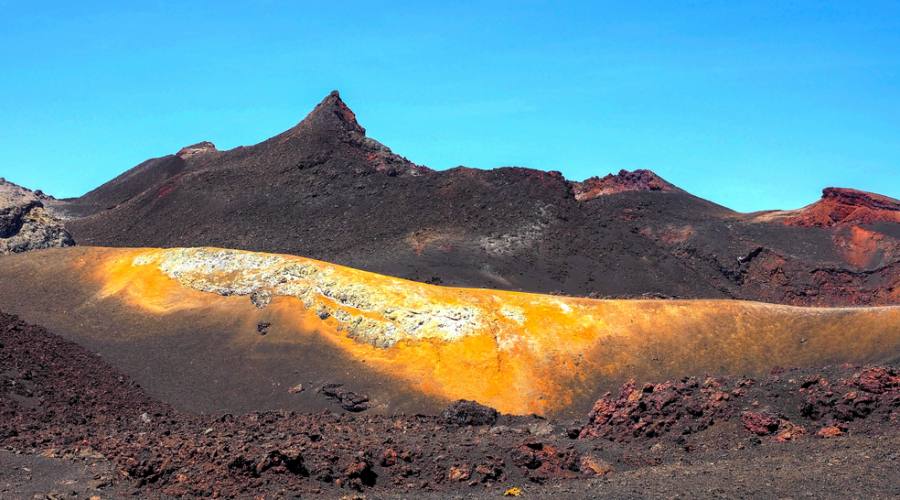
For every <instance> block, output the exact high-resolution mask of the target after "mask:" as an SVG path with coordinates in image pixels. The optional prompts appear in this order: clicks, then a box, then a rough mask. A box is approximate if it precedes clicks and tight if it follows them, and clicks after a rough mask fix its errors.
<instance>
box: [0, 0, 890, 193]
mask: <svg viewBox="0 0 900 500" xmlns="http://www.w3.org/2000/svg"><path fill="white" fill-rule="evenodd" d="M128 3H134V4H140V5H135V6H122V5H123V4H126V2H108V3H106V2H91V1H83V2H31V1H5V0H0V60H2V62H3V64H2V68H3V70H2V72H0V176H3V177H6V178H8V179H10V180H12V181H14V182H17V183H20V184H24V185H26V186H28V187H32V188H35V189H37V188H40V189H43V190H45V191H47V192H49V193H51V194H54V195H56V196H60V197H62V196H75V195H80V194H81V193H83V192H85V191H87V190H89V189H91V188H93V187H95V186H97V185H99V184H101V183H102V182H105V181H106V180H109V179H110V178H112V177H113V176H115V175H117V174H118V173H120V172H122V171H124V170H125V169H127V168H130V167H131V166H133V165H135V164H137V163H139V162H141V161H143V160H144V159H146V158H149V157H153V156H162V155H165V154H168V153H172V152H175V151H177V150H178V149H179V148H180V147H182V146H184V145H187V144H190V143H193V142H197V141H200V140H211V141H213V142H215V143H216V144H217V146H219V148H220V149H225V148H231V147H235V146H238V145H246V144H252V143H256V142H259V141H260V140H263V139H265V138H267V137H269V136H272V135H274V134H276V133H278V132H280V131H282V130H284V129H287V128H289V127H290V126H292V125H293V124H294V123H296V122H297V121H299V120H300V119H302V118H303V116H304V115H305V114H306V113H307V112H308V111H309V110H310V109H311V108H312V107H313V106H314V105H315V104H316V103H317V102H318V101H319V100H320V99H322V98H323V97H324V96H325V95H326V94H327V93H328V92H329V91H330V90H332V89H339V90H340V91H341V94H342V96H343V97H344V99H345V100H346V101H347V103H348V104H349V105H350V107H351V108H353V110H354V111H355V112H356V114H357V116H358V117H359V120H360V122H361V123H362V125H363V126H365V127H366V128H367V130H368V132H369V135H370V136H372V137H374V138H376V139H378V140H380V141H382V142H384V143H385V144H387V145H388V146H390V147H391V148H392V149H394V151H396V152H398V153H400V154H403V155H405V156H407V157H408V158H410V159H411V160H413V161H415V162H417V163H421V164H425V165H428V166H431V167H433V168H448V167H452V166H456V165H467V166H472V167H480V168H490V167H496V166H503V165H521V166H529V167H534V168H541V169H548V170H561V171H562V172H563V173H564V174H565V175H566V176H567V177H568V178H570V179H576V180H580V179H583V178H586V177H589V176H592V175H604V174H606V173H608V172H611V171H612V172H615V171H618V170H619V169H622V168H626V169H634V168H649V169H652V170H654V171H656V172H657V173H658V174H660V175H661V176H663V177H665V178H666V179H668V180H669V181H671V182H673V183H675V184H677V185H679V186H681V187H683V188H685V189H687V190H688V191H691V192H692V193H694V194H697V195H699V196H702V197H705V198H708V199H711V200H713V201H716V202H718V203H721V204H724V205H726V206H729V207H731V208H734V209H738V210H742V211H751V210H759V209H767V208H795V207H799V206H802V205H805V204H807V203H810V202H812V201H814V200H815V199H817V198H818V197H819V194H820V191H821V189H822V188H823V187H825V186H831V185H836V186H844V187H856V188H859V189H865V190H870V191H876V192H880V193H882V194H886V195H889V196H893V197H900V49H898V48H900V2H844V1H841V2H828V1H814V2H789V1H779V2H762V1H756V2H731V1H727V2H705V1H686V2H621V3H618V2H617V3H612V2H531V1H519V2H485V1H478V2H466V1H460V2H434V3H425V2H400V1H394V2H374V1H369V2H353V1H347V2H340V3H336V4H335V3H330V4H328V3H325V2H296V1H294V2H280V1H256V2H249V1H248V2H225V1H218V2H187V1H185V2H154V1H143V2H128ZM116 4H119V5H116ZM738 4H746V5H738Z"/></svg>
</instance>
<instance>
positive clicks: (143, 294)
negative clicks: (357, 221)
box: [0, 248, 900, 413]
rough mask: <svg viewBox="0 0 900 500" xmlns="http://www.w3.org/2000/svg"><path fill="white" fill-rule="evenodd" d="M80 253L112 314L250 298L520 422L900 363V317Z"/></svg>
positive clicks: (276, 263)
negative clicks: (660, 396) (751, 382)
mask: <svg viewBox="0 0 900 500" xmlns="http://www.w3.org/2000/svg"><path fill="white" fill-rule="evenodd" d="M80 252H81V254H80V256H79V258H77V259H72V262H71V266H75V267H79V268H80V271H79V272H80V273H81V275H82V276H84V278H85V279H86V280H89V281H90V282H92V283H94V285H95V286H96V289H97V292H96V294H95V296H94V299H93V300H94V301H96V302H98V303H102V301H103V300H106V299H112V298H116V299H119V300H121V301H123V302H124V303H126V304H128V305H129V307H132V308H136V309H137V310H140V311H143V312H144V313H146V314H147V315H154V316H166V315H175V314H176V313H178V312H183V311H185V310H196V311H204V310H208V311H209V314H218V315H222V314H231V312H230V309H228V308H224V307H223V306H222V304H224V303H225V301H226V300H228V301H233V300H235V297H234V296H246V300H247V301H251V300H252V301H253V303H254V304H256V306H257V308H258V309H257V308H253V310H254V311H255V310H259V311H263V310H266V311H268V312H270V313H271V312H272V311H277V313H278V318H279V321H281V322H287V323H290V325H291V328H292V331H296V339H297V342H301V341H302V340H303V338H304V337H305V336H309V335H320V336H321V337H322V338H324V339H326V340H327V341H328V342H330V343H332V344H333V345H334V346H337V347H338V348H339V349H341V350H342V351H343V352H345V353H347V355H348V357H349V358H350V359H354V360H357V361H359V362H360V363H363V362H365V366H367V367H368V368H374V369H375V370H378V371H379V372H380V373H383V374H385V375H388V376H390V377H392V378H396V379H397V380H399V381H402V382H404V383H405V384H408V385H409V386H410V387H412V388H414V389H416V390H418V391H421V392H422V393H425V394H428V395H431V396H436V397H439V398H446V399H458V398H465V399H475V400H478V401H481V402H483V403H486V404H489V405H492V406H494V407H496V408H498V409H500V410H502V411H504V412H511V413H528V412H535V413H555V412H558V411H562V410H563V409H565V408H566V407H567V406H568V405H570V404H572V403H573V402H574V401H576V400H583V399H584V398H590V397H595V396H596V394H595V392H596V388H597V386H598V381H602V380H604V379H621V378H623V377H630V376H635V377H638V378H644V377H648V378H653V377H660V376H673V375H683V374H696V373H702V372H706V371H709V372H737V373H743V372H759V371H762V370H768V369H770V368H771V367H773V366H801V365H820V364H825V363H834V362H844V361H857V362H862V361H869V360H878V359H884V358H885V357H896V356H897V353H900V308H898V307H883V308H856V309H849V308H841V309H813V308H799V307H789V306H780V305H771V304H761V303H753V302H740V301H721V300H691V301H688V300H679V301H660V300H591V299H581V298H568V297H558V296H548V295H536V294H528V293H516V292H502V291H494V290H483V289H463V288H447V287H439V286H431V285H425V284H421V283H416V282H411V281H406V280H402V279H397V278H391V277H387V276H381V275H377V274H372V273H368V272H363V271H358V270H355V269H350V268H346V267H341V266H336V265H332V264H328V263H324V262H320V261H315V260H311V259H305V258H301V257H294V256H287V255H273V254H262V253H252V252H243V251H234V250H222V249H214V248H198V249H166V250H159V249H100V248H93V249H84V248H82V249H80ZM59 255H65V252H59ZM0 265H2V262H0ZM234 314H243V315H247V314H248V313H247V310H246V308H244V309H242V310H241V312H238V311H235V312H234ZM135 335H141V333H140V332H138V331H136V332H135Z"/></svg>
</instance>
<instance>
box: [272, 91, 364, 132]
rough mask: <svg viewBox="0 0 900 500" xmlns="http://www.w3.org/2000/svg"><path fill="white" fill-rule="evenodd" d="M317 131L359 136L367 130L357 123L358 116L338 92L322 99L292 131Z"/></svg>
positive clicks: (332, 92)
mask: <svg viewBox="0 0 900 500" xmlns="http://www.w3.org/2000/svg"><path fill="white" fill-rule="evenodd" d="M299 130H315V131H321V132H323V133H335V132H338V133H340V132H343V133H350V134H354V135H359V136H365V135H366V129H365V128H363V127H362V125H360V124H359V122H357V121H356V114H355V113H353V110H351V109H350V107H349V106H347V104H346V103H345V102H344V101H343V100H342V99H341V94H340V93H339V92H338V91H337V90H332V91H331V93H330V94H328V95H327V96H325V99H322V102H320V103H319V104H317V105H316V107H315V108H313V110H312V111H310V112H309V114H308V115H306V118H304V119H303V121H301V122H300V123H298V124H297V125H296V126H295V127H294V128H292V129H291V130H290V131H289V132H291V131H299Z"/></svg>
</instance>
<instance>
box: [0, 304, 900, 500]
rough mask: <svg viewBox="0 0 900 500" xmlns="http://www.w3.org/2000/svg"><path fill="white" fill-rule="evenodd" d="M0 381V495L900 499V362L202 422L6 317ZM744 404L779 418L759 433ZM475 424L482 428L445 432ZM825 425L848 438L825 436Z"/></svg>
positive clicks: (0, 320)
mask: <svg viewBox="0 0 900 500" xmlns="http://www.w3.org/2000/svg"><path fill="white" fill-rule="evenodd" d="M0 379H2V380H0V381H2V385H0V448H2V450H4V451H3V452H2V453H0V466H2V467H0V470H2V471H3V472H0V490H4V491H2V494H3V495H2V496H3V497H4V498H7V497H8V498H22V497H24V498H30V497H32V496H33V495H34V494H35V493H36V492H37V493H40V494H42V495H45V496H47V495H52V496H48V498H61V497H66V496H68V495H71V494H72V492H73V491H74V492H75V495H74V496H75V497H84V496H93V495H97V496H100V497H101V498H120V497H123V496H127V495H138V496H141V497H151V498H153V497H167V496H206V495H220V496H239V497H247V496H259V495H263V496H265V497H271V498H277V497H292V496H296V495H303V496H318V495H322V496H325V497H329V498H334V497H341V496H344V495H351V498H353V497H354V496H355V497H357V498H358V497H359V496H360V495H364V496H365V497H366V498H410V497H416V498H421V497H428V495H431V498H448V497H464V498H465V497H478V498H485V497H498V496H500V495H502V494H503V493H504V492H506V491H508V490H509V489H510V488H513V487H517V488H520V489H521V492H522V493H521V494H522V495H524V496H525V497H536V498H540V497H586V496H611V497H616V498H619V497H622V498H642V497H658V498H659V497H662V498H676V497H681V498H697V497H728V498H741V497H754V498H756V497H760V498H769V497H771V498H776V497H778V498H784V497H795V498H797V497H815V498H828V497H834V498H846V497H854V498H892V497H896V495H898V494H900V475H898V474H897V473H896V472H897V469H898V467H897V466H898V452H897V450H898V449H900V447H898V445H900V435H898V432H897V418H898V411H897V410H898V401H900V375H898V371H897V370H896V369H894V368H863V367H853V366H841V367H831V368H826V369H823V370H783V371H777V372H774V373H772V374H771V375H769V376H767V377H763V378H758V379H747V378H734V377H731V378H729V377H723V378H704V377H699V378H685V379H682V380H678V381H670V382H664V383H660V384H656V385H634V386H630V385H626V386H624V387H623V389H622V391H621V392H620V393H619V394H618V395H615V394H613V395H608V396H606V397H605V398H603V399H602V400H601V401H599V402H598V404H597V405H596V406H595V409H594V411H593V412H592V414H591V415H590V416H585V417H584V418H581V419H578V420H575V421H547V420H543V419H540V418H537V417H507V416H500V417H498V418H497V419H496V420H494V417H493V416H492V415H491V414H490V412H488V411H487V410H485V409H479V408H478V407H477V406H471V405H470V406H465V407H463V408H461V409H460V408H457V409H454V410H452V411H451V410H450V409H448V411H447V412H445V413H444V414H443V415H437V416H425V415H415V416H414V415H368V414H367V413H365V412H362V413H340V412H332V411H325V412H319V413H295V412H285V411H276V412H251V413H247V414H243V415H230V414H207V415H198V414H192V413H186V412H183V411H178V410H175V409H173V408H172V407H171V406H170V405H169V404H167V403H165V402H162V401H159V400H157V399H155V398H153V397H150V396H148V395H147V394H146V393H145V392H144V391H143V390H142V389H141V388H140V387H139V386H138V385H137V384H135V383H134V382H133V381H131V380H130V379H129V378H128V377H126V376H125V375H123V374H121V373H120V372H118V371H117V370H115V369H114V368H112V367H111V366H109V365H108V364H107V363H105V362H104V361H103V360H102V359H101V358H99V357H97V356H96V355H95V354H93V353H91V352H89V351H87V350H85V349H84V348H82V347H80V346H78V345H77V344H74V343H71V342H69V341H66V340H63V339H62V338H60V337H58V336H56V335H53V334H52V333H50V332H47V331H46V330H44V329H43V328H40V327H35V326H32V325H28V324H26V323H23V322H21V321H19V320H18V319H16V318H15V317H13V316H9V315H0ZM321 397H324V396H321ZM661 401H665V402H666V403H665V404H664V405H660V402H661ZM610 408H614V409H615V412H614V413H609V415H612V418H610V419H609V420H606V419H605V417H604V415H607V413H605V412H607V410H609V409H610ZM747 412H752V413H754V414H756V413H758V414H761V415H772V416H774V417H777V419H779V420H780V423H777V424H775V426H776V427H777V429H776V428H772V429H769V430H765V431H763V433H762V434H758V433H754V432H751V429H752V427H749V426H748V424H747V423H746V422H745V420H746V416H745V415H746V414H747ZM467 418H468V419H475V420H470V421H471V422H474V423H475V424H479V425H459V424H457V423H452V422H459V421H461V420H460V419H467ZM479 419H480V420H479ZM639 422H645V423H646V424H645V425H641V426H637V425H636V424H637V423H639ZM831 426H833V427H835V428H838V427H839V428H840V430H839V432H837V434H839V435H837V436H835V437H831V438H823V437H817V436H816V434H817V433H818V431H819V429H821V428H825V427H831ZM801 427H802V429H803V430H802V431H798V428H801ZM650 430H652V432H650ZM757 430H758V429H757ZM783 431H788V438H786V440H785V439H784V435H785V434H784V433H783ZM779 439H781V440H779Z"/></svg>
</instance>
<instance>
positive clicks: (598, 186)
mask: <svg viewBox="0 0 900 500" xmlns="http://www.w3.org/2000/svg"><path fill="white" fill-rule="evenodd" d="M573 187H574V191H575V199H576V200H578V201H587V200H593V199H594V198H597V197H600V196H606V195H609V194H616V193H624V192H627V191H678V190H679V189H678V188H677V187H675V186H674V185H672V184H670V183H668V182H667V181H665V180H664V179H663V178H662V177H660V176H658V175H656V174H655V173H653V172H652V171H650V170H642V169H638V170H634V171H631V172H629V171H628V170H619V173H618V174H616V175H613V174H608V175H607V176H606V177H603V178H600V177H591V178H589V179H586V180H585V181H584V182H575V183H573Z"/></svg>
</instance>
